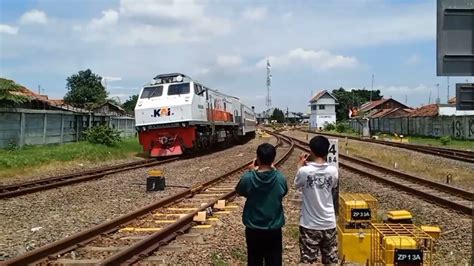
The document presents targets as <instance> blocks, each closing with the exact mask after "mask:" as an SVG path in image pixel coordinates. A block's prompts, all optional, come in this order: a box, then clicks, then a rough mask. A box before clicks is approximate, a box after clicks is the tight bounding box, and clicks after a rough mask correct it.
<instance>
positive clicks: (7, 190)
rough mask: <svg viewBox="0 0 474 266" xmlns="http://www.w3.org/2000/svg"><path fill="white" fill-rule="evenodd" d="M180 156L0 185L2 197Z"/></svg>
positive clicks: (85, 179) (58, 185)
mask: <svg viewBox="0 0 474 266" xmlns="http://www.w3.org/2000/svg"><path fill="white" fill-rule="evenodd" d="M176 160H178V158H171V159H166V160H143V161H137V162H130V163H124V164H119V165H114V166H107V167H101V168H98V169H93V170H88V171H82V172H77V173H72V174H66V175H60V176H54V177H49V178H41V179H37V180H32V181H27V182H22V183H16V184H11V185H5V186H0V199H6V198H12V197H17V196H21V195H25V194H29V193H34V192H38V191H43V190H47V189H52V188H57V187H61V186H67V185H71V184H75V183H80V182H85V181H89V180H92V179H97V178H101V177H103V176H105V175H110V174H115V173H119V172H123V171H128V170H133V169H137V168H142V167H151V166H157V165H160V164H164V163H169V162H172V161H176Z"/></svg>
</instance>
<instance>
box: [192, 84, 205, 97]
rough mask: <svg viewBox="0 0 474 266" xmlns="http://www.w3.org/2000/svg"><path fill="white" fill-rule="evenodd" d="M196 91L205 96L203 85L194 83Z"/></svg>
mask: <svg viewBox="0 0 474 266" xmlns="http://www.w3.org/2000/svg"><path fill="white" fill-rule="evenodd" d="M194 93H195V94H196V95H199V96H204V91H203V89H202V86H201V85H199V84H196V83H194Z"/></svg>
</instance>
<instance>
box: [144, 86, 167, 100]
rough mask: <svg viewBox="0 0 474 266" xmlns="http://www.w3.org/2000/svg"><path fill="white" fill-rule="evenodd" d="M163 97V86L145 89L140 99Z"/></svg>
mask: <svg viewBox="0 0 474 266" xmlns="http://www.w3.org/2000/svg"><path fill="white" fill-rule="evenodd" d="M161 95H163V86H156V87H145V88H144V89H143V92H142V95H141V96H140V99H145V98H153V97H159V96H161Z"/></svg>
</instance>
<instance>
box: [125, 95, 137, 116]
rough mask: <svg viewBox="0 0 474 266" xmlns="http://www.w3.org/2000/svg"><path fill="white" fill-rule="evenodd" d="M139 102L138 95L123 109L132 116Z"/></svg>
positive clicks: (130, 98) (127, 102) (127, 101)
mask: <svg viewBox="0 0 474 266" xmlns="http://www.w3.org/2000/svg"><path fill="white" fill-rule="evenodd" d="M137 101H138V94H135V95H132V96H130V97H129V98H128V100H126V101H125V102H124V103H123V105H122V107H123V109H125V111H127V113H129V114H132V113H133V110H135V105H137Z"/></svg>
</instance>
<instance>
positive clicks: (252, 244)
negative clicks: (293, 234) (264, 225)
mask: <svg viewBox="0 0 474 266" xmlns="http://www.w3.org/2000/svg"><path fill="white" fill-rule="evenodd" d="M245 239H246V241H247V262H248V265H249V266H261V265H263V262H265V266H274V265H278V266H280V265H282V245H283V243H282V240H283V239H282V235H281V228H279V229H273V230H261V229H251V228H245Z"/></svg>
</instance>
